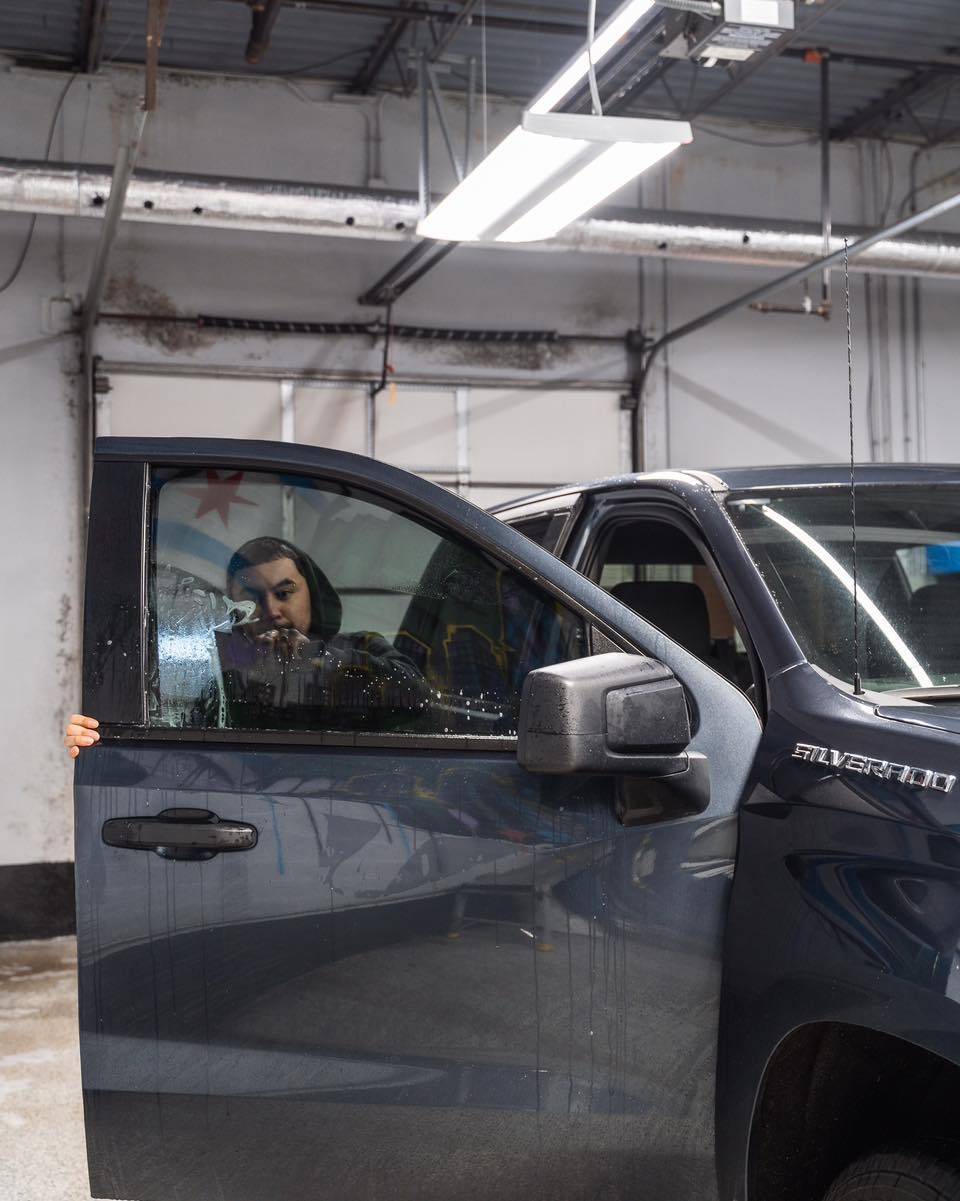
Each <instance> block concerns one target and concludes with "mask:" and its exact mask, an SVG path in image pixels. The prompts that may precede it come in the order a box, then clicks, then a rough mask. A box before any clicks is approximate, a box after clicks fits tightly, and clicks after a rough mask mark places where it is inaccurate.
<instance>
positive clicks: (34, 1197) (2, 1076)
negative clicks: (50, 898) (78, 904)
mask: <svg viewBox="0 0 960 1201" xmlns="http://www.w3.org/2000/svg"><path fill="white" fill-rule="evenodd" d="M76 965H77V955H76V943H75V940H74V939H72V938H54V939H49V940H46V941H43V942H6V943H5V942H0V1201H88V1199H89V1197H90V1190H89V1187H88V1184H87V1165H86V1153H85V1149H84V1142H83V1113H82V1106H81V1101H80V1054H79V1049H78V1045H77V984H76Z"/></svg>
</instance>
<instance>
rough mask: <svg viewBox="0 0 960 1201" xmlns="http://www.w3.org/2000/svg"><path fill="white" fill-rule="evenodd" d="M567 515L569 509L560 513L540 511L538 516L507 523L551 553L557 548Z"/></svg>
mask: <svg viewBox="0 0 960 1201" xmlns="http://www.w3.org/2000/svg"><path fill="white" fill-rule="evenodd" d="M569 516H570V513H569V511H568V510H566V509H564V511H563V512H562V513H556V512H554V513H541V514H540V515H539V516H538V517H525V518H524V519H523V520H522V521H510V522H508V523H507V524H508V525H511V526H512V527H513V528H514V529H515V530H519V531H520V533H521V534H526V536H527V537H528V538H529V539H530V540H531V542H536V543H537V544H538V545H539V546H542V547H543V549H544V550H548V551H550V552H551V553H552V552H553V551H555V550H556V549H557V543H558V542H559V541H560V535H561V534H562V533H563V530H564V527H565V526H566V524H567V518H568V517H569Z"/></svg>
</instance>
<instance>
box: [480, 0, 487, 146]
mask: <svg viewBox="0 0 960 1201" xmlns="http://www.w3.org/2000/svg"><path fill="white" fill-rule="evenodd" d="M480 91H481V92H482V94H483V103H482V111H483V157H484V158H486V157H487V0H481V3H480Z"/></svg>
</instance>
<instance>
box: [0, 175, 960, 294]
mask: <svg viewBox="0 0 960 1201" xmlns="http://www.w3.org/2000/svg"><path fill="white" fill-rule="evenodd" d="M110 186H111V175H110V170H109V168H106V167H84V166H74V165H71V164H47V163H35V162H24V161H16V160H9V159H0V212H18V213H40V214H47V215H50V216H56V217H102V216H103V214H104V211H105V208H106V201H107V198H108V197H109V194H110ZM418 210H419V206H418V203H417V199H416V197H414V196H412V195H408V194H405V193H398V192H393V193H391V192H380V191H376V192H375V191H370V190H363V189H351V188H339V187H327V186H324V185H317V184H299V183H285V182H280V181H271V180H255V179H215V178H212V177H206V176H201V175H176V174H170V173H167V172H151V171H137V172H136V173H135V174H134V176H133V178H132V179H131V181H130V185H129V188H128V191H127V199H126V205H125V207H124V212H123V219H124V220H125V221H140V222H145V223H154V224H160V225H186V226H196V227H197V228H205V229H234V230H242V231H251V232H259V233H292V234H318V235H321V236H326V237H349V238H359V239H361V240H371V239H373V240H380V241H390V242H412V241H413V240H414V237H415V234H414V231H415V228H416V222H417V219H418V216H419V211H418ZM866 232H869V231H867V230H864V229H859V228H849V229H835V230H834V233H833V237H832V238H831V241H830V247H831V250H839V249H840V248H841V247H842V245H843V236H844V235H846V236H847V237H849V238H850V239H851V241H856V240H858V239H859V238H860V237H861V236H863V234H864V233H866ZM520 248H523V249H527V250H530V251H540V252H550V251H553V252H557V251H566V252H571V251H574V252H580V253H585V254H619V255H623V254H634V255H642V256H644V257H652V258H668V259H680V260H691V261H699V262H713V263H734V264H740V265H745V266H757V267H777V266H782V267H791V266H804V265H806V264H808V263H812V262H814V261H816V260H817V259H819V258H820V257H821V256H822V255H823V250H824V240H823V230H822V228H821V227H820V226H818V225H815V224H809V225H806V224H800V223H785V224H780V225H778V226H775V225H774V224H773V223H771V222H767V221H762V220H758V219H756V218H729V217H728V218H725V219H723V220H718V219H716V218H711V217H707V216H700V215H698V214H694V213H687V214H683V215H682V217H681V216H680V215H678V214H675V213H669V214H668V213H655V212H648V211H639V212H636V213H630V214H629V215H625V216H622V217H592V218H587V219H586V220H582V221H577V222H574V223H573V224H572V225H569V226H568V227H567V228H566V229H564V230H563V231H562V232H561V233H560V234H559V235H558V236H557V237H555V238H553V239H551V240H550V241H549V242H540V243H529V244H527V245H526V246H522V244H521V247H520ZM516 249H517V247H511V252H515V250H516ZM852 266H853V269H854V270H857V271H871V272H883V273H893V274H901V275H918V276H946V277H952V276H958V277H960V238H956V237H950V236H947V235H937V234H933V235H923V236H918V235H912V236H911V237H908V238H907V237H902V238H898V239H896V240H884V241H882V242H879V243H878V244H877V245H875V246H873V247H871V249H870V250H869V251H867V252H866V253H865V254H863V255H862V256H861V257H860V258H859V259H858V260H857V261H856V263H855V264H853V265H852Z"/></svg>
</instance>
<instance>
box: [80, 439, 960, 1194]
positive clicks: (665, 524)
mask: <svg viewBox="0 0 960 1201" xmlns="http://www.w3.org/2000/svg"><path fill="white" fill-rule="evenodd" d="M856 493H857V517H858V556H857V565H856V573H855V572H854V563H853V557H852V548H851V526H850V514H851V495H850V487H849V471H848V469H844V468H840V467H822V468H783V469H779V468H778V469H774V468H771V469H755V470H743V469H738V470H733V471H729V472H721V473H708V472H701V471H669V472H661V473H656V474H649V475H636V476H625V477H620V478H617V479H611V480H606V481H601V482H599V483H595V484H591V485H588V486H580V487H570V488H568V489H564V490H562V491H556V492H552V493H550V494H549V495H543V496H540V497H534V498H530V499H527V500H525V501H523V502H522V503H517V504H515V505H512V506H509V507H503V508H501V509H500V510H498V512H497V514H496V515H491V514H489V513H485V512H483V511H481V510H479V509H476V508H475V507H473V506H472V505H470V504H468V503H466V502H465V501H463V500H461V499H459V498H458V497H456V496H452V495H450V494H449V493H447V492H444V491H443V490H441V489H440V488H437V487H435V486H433V485H431V484H428V483H426V482H424V481H423V480H421V479H418V478H416V477H413V476H410V475H407V474H405V473H404V472H401V471H398V470H396V469H393V468H391V467H388V466H386V465H384V464H382V463H377V462H374V461H372V460H368V459H363V458H359V457H356V456H352V455H346V454H340V453H336V452H332V451H325V450H320V449H315V448H308V447H298V446H291V445H286V444H279V443H254V442H231V441H226V440H223V441H221V440H217V441H203V440H200V441H195V440H191V441H179V440H153V441H150V440H144V441H134V440H121V439H105V440H102V441H101V442H100V443H99V444H98V448H97V454H96V466H95V473H94V485H93V496H92V505H91V515H90V529H89V555H88V564H89V566H88V572H87V591H86V608H85V634H84V637H85V646H84V700H83V705H84V711H85V712H87V713H94V714H96V715H97V716H98V717H99V718H101V721H102V725H101V731H102V734H103V738H102V742H101V744H100V745H99V746H98V747H96V748H95V749H93V750H92V751H90V752H88V753H84V754H83V755H81V756H80V759H79V760H78V766H77V775H76V806H77V815H76V816H77V820H76V827H77V848H76V854H77V905H78V933H79V951H80V1025H81V1050H82V1064H83V1087H84V1105H85V1117H86V1130H87V1146H88V1155H89V1163H90V1173H91V1185H92V1191H93V1194H94V1195H95V1196H97V1197H114V1198H127V1199H128V1201H214V1199H216V1201H314V1199H316V1201H381V1199H382V1201H387V1199H390V1201H393V1199H394V1198H399V1199H401V1201H408V1199H409V1201H478V1199H481V1198H482V1199H485V1201H486V1199H489V1198H496V1199H497V1201H532V1199H534V1198H544V1199H546V1198H550V1201H561V1199H562V1201H700V1199H703V1201H714V1199H716V1198H718V1197H719V1198H721V1199H722V1201H821V1199H822V1198H824V1197H829V1198H830V1201H854V1199H856V1201H934V1199H941V1201H942V1199H948V1201H958V1199H960V1159H958V1155H957V1134H956V1130H955V1127H956V1113H957V1106H958V1103H960V1010H958V1008H957V1004H956V1003H957V1000H958V997H960V970H958V969H960V962H958V959H957V944H958V937H960V792H958V790H957V789H956V777H957V775H958V774H960V738H958V735H960V623H958V600H960V503H958V501H960V468H958V467H932V466H918V465H910V466H904V467H876V466H870V467H864V468H861V469H859V471H858V473H857V489H856ZM855 574H856V583H855V580H854V577H855ZM855 588H856V589H857V591H858V597H859V606H858V608H859V612H858V623H856V625H857V628H858V634H857V637H856V639H855V637H854V630H855V622H854V599H853V597H854V590H855ZM856 672H859V675H860V676H861V677H862V687H858V686H857V685H856V683H855V678H856V677H855V673H856Z"/></svg>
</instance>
